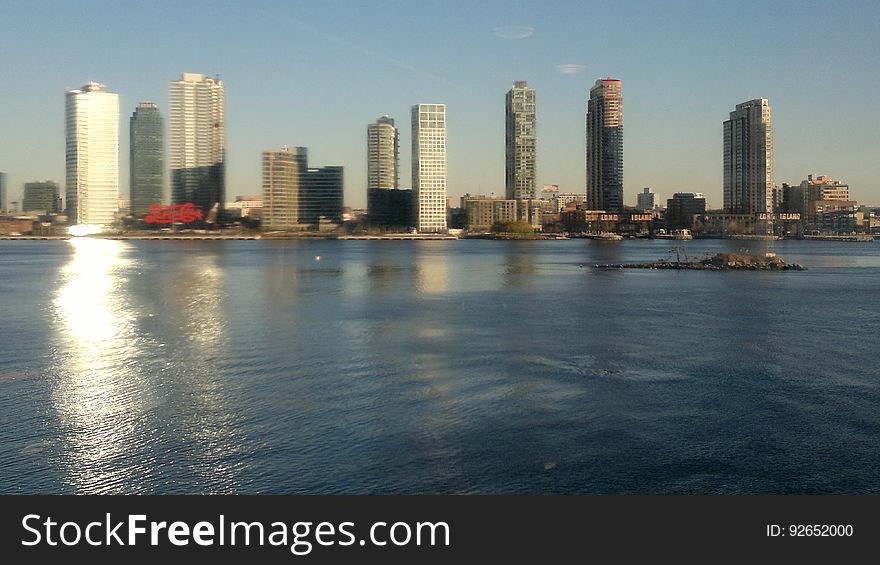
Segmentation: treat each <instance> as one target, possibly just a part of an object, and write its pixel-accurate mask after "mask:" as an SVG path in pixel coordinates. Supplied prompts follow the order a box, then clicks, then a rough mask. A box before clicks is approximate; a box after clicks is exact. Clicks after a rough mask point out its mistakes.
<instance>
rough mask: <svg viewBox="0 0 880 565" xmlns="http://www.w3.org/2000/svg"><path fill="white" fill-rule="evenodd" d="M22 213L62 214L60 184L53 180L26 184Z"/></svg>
mask: <svg viewBox="0 0 880 565" xmlns="http://www.w3.org/2000/svg"><path fill="white" fill-rule="evenodd" d="M21 211H22V212H42V213H46V214H55V213H58V212H61V193H60V191H59V188H58V183H57V182H55V181H51V180H43V181H34V182H26V183H24V196H23V198H22V201H21Z"/></svg>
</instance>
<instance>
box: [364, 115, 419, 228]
mask: <svg viewBox="0 0 880 565" xmlns="http://www.w3.org/2000/svg"><path fill="white" fill-rule="evenodd" d="M399 163H400V134H399V132H398V130H397V128H396V127H395V126H394V120H393V119H392V118H390V117H388V116H382V117H381V118H378V119H377V120H376V121H375V122H374V123H372V124H370V125H368V126H367V213H368V217H369V221H370V224H371V225H373V226H375V227H380V228H397V229H401V228H405V227H408V226H409V225H410V224H412V208H413V201H412V194H413V193H412V191H411V190H400V187H399V185H400V174H399Z"/></svg>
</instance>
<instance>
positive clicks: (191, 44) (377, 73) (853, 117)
mask: <svg viewBox="0 0 880 565" xmlns="http://www.w3.org/2000/svg"><path fill="white" fill-rule="evenodd" d="M878 21H880V2H877V1H876V0H869V1H851V2H847V1H842V2H814V1H811V0H804V1H796V2H789V1H767V0H765V1H763V2H752V1H751V0H743V1H738V2H730V1H725V2H716V1H714V0H702V1H675V0H669V1H635V0H633V1H626V0H616V1H599V2H593V1H587V0H578V1H562V0H557V1H554V0H543V1H541V2H538V1H516V0H507V1H504V2H498V1H493V0H486V1H476V0H468V1H460V0H416V1H410V2H403V1H391V0H388V1H383V0H372V1H370V0H360V1H355V0H351V1H336V0H321V1H315V0H310V1H291V0H288V1H264V2H260V1H259V0H257V1H251V2H243V1H239V2H223V1H189V0H176V1H173V2H166V1H162V0H159V1H151V2H143V1H141V2H130V1H127V0H114V1H97V0H94V1H93V0H81V1H77V2H63V1H57V0H56V1H48V2H47V1H40V0H29V1H19V0H0V28H2V30H3V31H2V33H0V80H2V81H3V83H4V84H3V85H2V88H0V171H4V172H6V173H7V175H8V184H9V190H10V198H9V200H10V201H12V200H17V199H18V198H20V192H21V187H22V184H23V183H24V182H28V181H31V180H37V179H53V180H56V181H58V182H59V183H60V184H61V185H62V186H63V182H64V92H65V91H66V90H68V89H73V88H79V87H80V86H82V85H84V84H85V83H87V82H88V81H96V82H101V83H104V84H106V85H107V87H108V90H109V91H111V92H116V93H118V94H119V96H120V192H121V193H122V194H123V196H124V195H127V191H128V119H129V116H130V115H131V113H132V112H133V111H134V109H135V107H136V105H137V103H138V102H139V101H152V102H156V103H158V104H159V106H160V109H161V110H162V111H163V112H166V111H167V105H168V82H169V81H171V80H175V79H178V78H179V76H180V73H182V72H197V73H203V74H207V75H219V76H220V78H221V79H222V80H223V81H224V85H225V89H226V144H227V197H228V198H227V199H228V200H232V199H233V197H234V196H236V195H248V194H259V193H260V192H261V152H262V151H264V150H267V149H277V148H279V147H281V146H282V145H290V146H306V147H308V148H309V164H310V166H324V165H342V166H344V167H345V203H346V205H348V206H353V207H364V206H365V205H366V168H367V165H366V128H367V125H368V124H369V123H371V122H372V121H374V120H375V119H376V118H377V117H379V116H382V115H385V114H387V115H390V116H391V117H393V118H395V120H396V122H397V125H398V127H399V129H400V142H401V162H400V177H401V186H402V187H408V186H410V185H411V182H410V126H409V116H410V108H411V106H412V105H414V104H417V103H445V104H446V105H447V129H448V132H447V145H448V193H449V194H450V195H451V196H460V195H462V194H464V193H472V194H490V193H492V192H495V193H496V194H498V195H503V193H504V96H505V93H506V92H507V90H509V89H510V87H511V86H512V84H513V83H514V81H517V80H527V81H528V83H529V86H530V87H532V88H534V89H535V90H536V91H537V122H538V126H537V128H538V130H537V131H538V155H537V171H538V172H537V174H538V185H539V186H540V185H543V184H558V185H560V190H561V191H563V192H581V193H582V192H584V168H585V167H584V114H585V109H586V100H587V98H588V96H589V89H590V87H591V86H592V85H593V84H594V83H595V81H596V80H597V79H598V78H602V77H614V78H618V79H620V80H622V81H623V97H624V167H625V169H624V200H625V203H627V204H635V199H636V193H638V192H640V191H641V189H642V187H652V188H653V189H654V191H655V192H656V193H658V195H659V196H660V198H661V199H666V198H669V197H671V195H672V193H674V192H703V193H704V194H705V195H706V197H707V200H708V204H709V206H710V207H720V206H721V194H722V190H721V186H722V171H721V148H722V137H721V135H722V125H721V124H722V122H723V121H724V120H725V119H727V117H728V114H729V112H730V111H732V110H733V108H734V107H735V106H736V104H738V103H741V102H744V101H747V100H751V99H754V98H767V99H769V101H770V105H771V106H772V108H773V130H774V181H775V182H776V183H778V184H780V185H781V184H782V183H783V182H788V183H799V182H800V181H801V180H803V179H805V178H806V177H807V175H808V174H814V175H820V174H824V175H828V176H830V177H832V178H834V179H839V180H842V181H844V182H847V183H848V184H849V185H850V192H851V196H852V197H853V198H855V199H857V200H859V201H860V202H862V203H866V204H870V205H880V158H878V156H880V109H878V101H880V72H878V70H880V63H878V60H877V54H878V53H880V26H878V25H877V22H878Z"/></svg>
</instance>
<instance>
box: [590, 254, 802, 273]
mask: <svg viewBox="0 0 880 565" xmlns="http://www.w3.org/2000/svg"><path fill="white" fill-rule="evenodd" d="M595 267H596V268H598V269H682V270H684V269H689V270H704V271H706V270H708V271H727V270H745V271H805V270H806V267H803V266H802V265H798V264H797V263H786V262H785V261H783V260H782V258H781V257H779V256H778V255H776V254H775V253H765V254H764V255H749V254H746V253H717V254H716V255H714V256H713V257H709V258H708V259H702V260H699V261H667V260H664V259H661V260H659V261H654V262H653V263H616V264H608V265H595Z"/></svg>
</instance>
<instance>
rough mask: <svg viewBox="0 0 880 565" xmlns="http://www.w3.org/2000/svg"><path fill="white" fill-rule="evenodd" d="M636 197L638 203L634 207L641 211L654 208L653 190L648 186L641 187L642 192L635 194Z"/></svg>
mask: <svg viewBox="0 0 880 565" xmlns="http://www.w3.org/2000/svg"><path fill="white" fill-rule="evenodd" d="M636 199H637V200H638V204H637V205H636V208H638V209H639V210H640V211H642V212H650V211H651V210H653V209H654V191H653V190H651V189H650V188H648V187H645V188H644V189H642V192H640V193H639V194H637V195H636Z"/></svg>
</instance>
